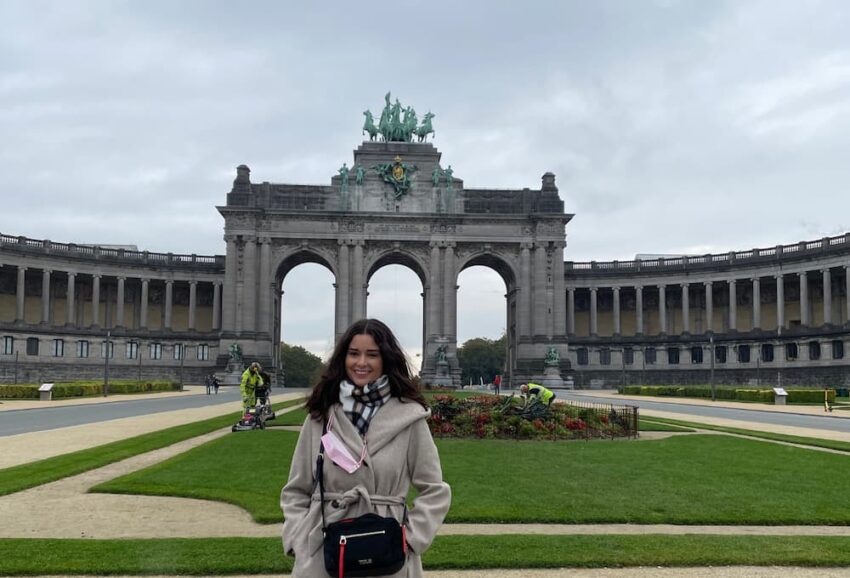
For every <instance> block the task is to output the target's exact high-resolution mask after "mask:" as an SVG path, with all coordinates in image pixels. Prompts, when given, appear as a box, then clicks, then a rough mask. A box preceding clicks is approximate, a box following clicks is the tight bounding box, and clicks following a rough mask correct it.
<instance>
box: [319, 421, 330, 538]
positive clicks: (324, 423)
mask: <svg viewBox="0 0 850 578" xmlns="http://www.w3.org/2000/svg"><path fill="white" fill-rule="evenodd" d="M327 430H328V422H327V420H326V419H324V420H322V434H323V435H324V434H325V433H326V432H327ZM324 465H325V444H324V443H322V441H321V438H319V455H318V456H317V457H316V479H317V480H318V481H319V500H321V501H320V502H319V508H320V509H321V510H322V535H323V536H324V535H325V527H326V526H327V524H326V523H325V479H324V478H325V476H324V474H323V471H322V470H323V469H324Z"/></svg>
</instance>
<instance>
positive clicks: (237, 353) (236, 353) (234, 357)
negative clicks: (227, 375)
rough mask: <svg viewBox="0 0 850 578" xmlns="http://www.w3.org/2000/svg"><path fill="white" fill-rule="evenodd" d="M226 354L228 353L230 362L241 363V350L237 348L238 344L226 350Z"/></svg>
mask: <svg viewBox="0 0 850 578" xmlns="http://www.w3.org/2000/svg"><path fill="white" fill-rule="evenodd" d="M227 351H228V353H230V361H235V362H236V363H242V348H241V347H239V344H238V343H234V344H232V345H231V346H230V347H228V348H227Z"/></svg>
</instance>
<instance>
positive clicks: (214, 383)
mask: <svg viewBox="0 0 850 578" xmlns="http://www.w3.org/2000/svg"><path fill="white" fill-rule="evenodd" d="M211 377H212V386H213V390H214V391H215V394H216V395H218V386H219V385H221V384H220V383H219V382H218V378H217V377H216V376H215V374H213V375H212V376H211Z"/></svg>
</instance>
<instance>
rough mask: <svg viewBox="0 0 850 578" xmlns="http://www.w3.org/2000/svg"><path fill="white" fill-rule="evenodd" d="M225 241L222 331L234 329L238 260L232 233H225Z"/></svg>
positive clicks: (234, 238)
mask: <svg viewBox="0 0 850 578" xmlns="http://www.w3.org/2000/svg"><path fill="white" fill-rule="evenodd" d="M224 240H225V241H227V253H226V254H225V258H224V288H223V291H224V295H223V299H222V307H221V329H222V330H223V331H236V282H237V279H236V262H237V261H238V259H239V257H238V254H237V253H238V250H239V249H238V247H237V246H236V237H235V236H234V235H225V236H224Z"/></svg>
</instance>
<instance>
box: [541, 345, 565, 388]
mask: <svg viewBox="0 0 850 578" xmlns="http://www.w3.org/2000/svg"><path fill="white" fill-rule="evenodd" d="M540 385H542V386H543V387H549V388H551V387H559V388H564V387H570V386H568V385H565V382H564V380H563V378H561V356H560V354H558V350H557V349H556V348H555V346H554V345H551V346H549V349H548V350H546V357H545V358H543V379H542V380H541V382H540Z"/></svg>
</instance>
